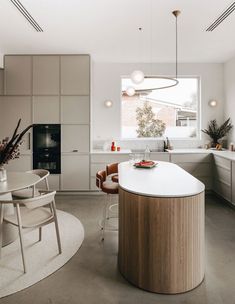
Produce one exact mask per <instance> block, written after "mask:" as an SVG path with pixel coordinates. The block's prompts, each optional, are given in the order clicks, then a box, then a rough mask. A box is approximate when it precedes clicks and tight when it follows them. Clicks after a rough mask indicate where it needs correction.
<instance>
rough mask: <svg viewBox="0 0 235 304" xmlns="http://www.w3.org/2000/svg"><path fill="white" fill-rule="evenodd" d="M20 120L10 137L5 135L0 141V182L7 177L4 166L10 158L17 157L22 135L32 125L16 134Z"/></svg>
mask: <svg viewBox="0 0 235 304" xmlns="http://www.w3.org/2000/svg"><path fill="white" fill-rule="evenodd" d="M20 122H21V119H19V121H18V123H17V126H16V128H15V131H14V133H13V135H12V137H11V139H9V137H6V138H4V139H3V140H2V141H0V182H2V181H5V180H6V179H7V175H6V169H5V167H4V166H5V165H6V164H8V162H9V161H10V160H13V159H15V158H19V156H20V145H21V144H22V142H23V136H24V135H25V133H27V132H28V130H29V129H30V128H31V127H32V125H30V126H28V127H27V128H26V129H24V130H23V131H22V132H21V133H19V134H17V132H18V129H19V126H20Z"/></svg>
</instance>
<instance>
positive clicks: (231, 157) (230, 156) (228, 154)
mask: <svg viewBox="0 0 235 304" xmlns="http://www.w3.org/2000/svg"><path fill="white" fill-rule="evenodd" d="M168 153H169V154H185V153H200V154H203V153H205V154H214V155H217V156H221V157H223V158H226V159H228V160H232V161H235V152H232V151H229V150H222V151H219V150H210V149H200V148H198V149H174V150H168Z"/></svg>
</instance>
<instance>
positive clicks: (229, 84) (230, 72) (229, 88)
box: [224, 57, 235, 142]
mask: <svg viewBox="0 0 235 304" xmlns="http://www.w3.org/2000/svg"><path fill="white" fill-rule="evenodd" d="M224 88H225V111H224V115H225V118H228V117H231V119H232V123H233V125H234V128H233V130H232V131H231V133H230V135H229V142H231V141H233V142H235V57H234V58H233V59H231V60H229V61H228V62H226V63H225V65H224Z"/></svg>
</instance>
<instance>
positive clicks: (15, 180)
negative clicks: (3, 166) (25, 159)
mask: <svg viewBox="0 0 235 304" xmlns="http://www.w3.org/2000/svg"><path fill="white" fill-rule="evenodd" d="M39 180H40V177H39V176H38V175H36V174H32V173H24V172H7V180H6V181H4V182H0V194H4V193H8V192H12V191H16V190H20V189H24V188H27V187H30V186H33V185H35V184H36V183H38V181H39Z"/></svg>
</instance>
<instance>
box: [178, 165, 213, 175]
mask: <svg viewBox="0 0 235 304" xmlns="http://www.w3.org/2000/svg"><path fill="white" fill-rule="evenodd" d="M177 165H178V166H180V167H181V168H183V169H184V170H185V171H187V172H189V173H190V174H192V175H193V176H195V177H200V176H210V175H211V171H212V166H211V163H198V162H196V163H191V162H190V163H177Z"/></svg>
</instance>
